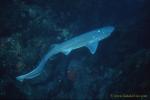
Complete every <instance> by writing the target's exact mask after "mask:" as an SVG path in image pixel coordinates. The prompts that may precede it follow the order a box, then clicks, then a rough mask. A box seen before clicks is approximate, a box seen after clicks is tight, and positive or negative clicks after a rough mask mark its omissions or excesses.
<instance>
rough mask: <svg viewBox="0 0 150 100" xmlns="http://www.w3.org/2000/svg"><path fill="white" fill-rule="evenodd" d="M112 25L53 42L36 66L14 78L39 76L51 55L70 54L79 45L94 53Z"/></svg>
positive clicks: (21, 78) (25, 78) (22, 78)
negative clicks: (57, 42) (56, 42)
mask: <svg viewBox="0 0 150 100" xmlns="http://www.w3.org/2000/svg"><path fill="white" fill-rule="evenodd" d="M114 29H115V27H114V26H105V27H102V28H98V29H95V30H92V31H89V32H86V33H83V34H81V35H79V36H76V37H74V38H72V39H69V40H66V41H64V42H62V43H59V44H55V45H54V46H53V48H51V49H50V50H49V51H48V53H47V54H46V55H45V56H44V57H43V58H42V59H41V60H40V62H39V63H38V64H37V67H36V68H35V69H33V70H32V71H30V72H29V73H27V74H23V75H20V76H17V77H16V79H17V80H18V81H20V82H23V81H24V80H27V79H33V78H35V77H37V76H39V75H40V74H41V73H42V71H43V68H44V66H45V64H46V63H47V61H48V60H49V59H50V58H51V57H53V56H54V55H56V54H58V53H63V54H65V55H68V54H70V52H71V51H73V50H75V49H78V48H81V47H87V48H88V49H89V51H90V52H91V54H95V52H96V50H97V47H98V44H99V42H100V41H102V40H103V39H105V38H107V37H109V36H110V35H111V34H112V32H113V31H114Z"/></svg>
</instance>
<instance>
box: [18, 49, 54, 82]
mask: <svg viewBox="0 0 150 100" xmlns="http://www.w3.org/2000/svg"><path fill="white" fill-rule="evenodd" d="M54 54H56V52H53V50H52V51H51V50H50V51H49V52H48V53H47V54H46V55H45V56H44V58H43V59H42V60H41V61H40V62H39V64H38V66H37V67H36V68H35V69H34V70H32V71H31V72H29V73H27V74H24V75H20V76H18V77H16V79H17V80H19V81H21V82H23V81H24V80H25V79H32V78H34V77H37V76H39V75H40V74H41V72H42V71H43V68H44V66H45V64H46V62H47V61H48V59H49V58H50V57H52V56H53V55H54Z"/></svg>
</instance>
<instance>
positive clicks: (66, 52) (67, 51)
mask: <svg viewBox="0 0 150 100" xmlns="http://www.w3.org/2000/svg"><path fill="white" fill-rule="evenodd" d="M70 52H71V50H65V51H63V53H64V54H65V55H68V54H69V53H70Z"/></svg>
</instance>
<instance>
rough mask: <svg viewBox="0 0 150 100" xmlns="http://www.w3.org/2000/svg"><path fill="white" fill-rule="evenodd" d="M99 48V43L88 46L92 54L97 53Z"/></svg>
mask: <svg viewBox="0 0 150 100" xmlns="http://www.w3.org/2000/svg"><path fill="white" fill-rule="evenodd" d="M97 46H98V42H94V43H92V44H89V45H86V47H87V48H88V49H89V50H90V52H91V53H92V54H94V53H95V52H96V49H97Z"/></svg>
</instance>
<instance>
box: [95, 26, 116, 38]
mask: <svg viewBox="0 0 150 100" xmlns="http://www.w3.org/2000/svg"><path fill="white" fill-rule="evenodd" d="M114 29H115V28H114V27H113V26H108V27H104V28H100V29H98V30H96V37H97V38H98V40H102V39H104V38H107V37H108V36H110V35H111V33H112V32H113V31H114Z"/></svg>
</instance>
